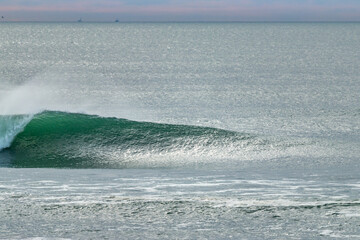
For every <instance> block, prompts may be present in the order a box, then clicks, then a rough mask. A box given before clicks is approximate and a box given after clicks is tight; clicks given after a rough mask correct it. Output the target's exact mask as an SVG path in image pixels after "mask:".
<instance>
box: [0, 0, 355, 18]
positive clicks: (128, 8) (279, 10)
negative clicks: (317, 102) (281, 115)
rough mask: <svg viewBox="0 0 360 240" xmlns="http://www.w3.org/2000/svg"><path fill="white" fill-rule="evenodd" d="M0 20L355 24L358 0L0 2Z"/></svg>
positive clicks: (4, 0)
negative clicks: (351, 22) (337, 22)
mask: <svg viewBox="0 0 360 240" xmlns="http://www.w3.org/2000/svg"><path fill="white" fill-rule="evenodd" d="M0 16H4V18H1V19H0V21H76V20H78V19H80V18H81V19H82V20H83V21H114V20H115V19H118V20H119V21H360V0H0Z"/></svg>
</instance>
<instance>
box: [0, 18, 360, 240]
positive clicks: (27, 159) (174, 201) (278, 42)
mask: <svg viewBox="0 0 360 240" xmlns="http://www.w3.org/2000/svg"><path fill="white" fill-rule="evenodd" d="M359 36H360V23H1V24H0V239H28V240H29V239H33V240H34V239H37V240H39V239H360V67H359V66H360V51H359V49H360V38H359Z"/></svg>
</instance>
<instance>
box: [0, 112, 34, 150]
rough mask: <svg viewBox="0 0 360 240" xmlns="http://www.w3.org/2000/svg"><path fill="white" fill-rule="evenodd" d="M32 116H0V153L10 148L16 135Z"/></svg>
mask: <svg viewBox="0 0 360 240" xmlns="http://www.w3.org/2000/svg"><path fill="white" fill-rule="evenodd" d="M31 119H32V115H5V116H0V151H1V150H3V149H4V148H8V147H10V145H11V143H12V141H13V140H14V138H15V137H16V135H17V134H19V133H20V132H22V131H23V129H24V127H25V126H26V125H27V124H28V123H29V122H30V121H31Z"/></svg>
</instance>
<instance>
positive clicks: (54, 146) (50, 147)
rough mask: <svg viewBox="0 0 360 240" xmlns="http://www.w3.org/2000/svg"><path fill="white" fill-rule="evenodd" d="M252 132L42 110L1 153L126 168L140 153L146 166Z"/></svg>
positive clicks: (36, 162) (24, 160)
mask: <svg viewBox="0 0 360 240" xmlns="http://www.w3.org/2000/svg"><path fill="white" fill-rule="evenodd" d="M253 138H254V137H252V136H250V135H248V134H240V133H236V132H231V131H226V130H220V129H214V128H206V127H197V126H186V125H170V124H158V123H150V122H136V121H130V120H126V119H117V118H102V117H98V116H91V115H85V114H75V113H65V112H43V113H41V114H38V115H35V116H34V117H33V119H32V120H31V121H30V122H29V123H28V124H27V125H26V126H25V127H24V129H23V131H22V132H21V133H19V134H18V135H17V136H16V137H15V138H14V140H13V141H12V144H11V146H10V147H9V148H7V149H5V150H3V151H2V154H3V155H4V154H6V156H7V159H8V161H9V162H10V165H11V166H14V167H61V168H123V167H132V166H136V165H139V161H140V160H139V159H141V161H143V162H142V164H140V165H142V166H145V167H146V166H151V161H152V159H153V158H155V156H156V157H159V156H160V157H161V156H163V157H164V158H167V159H165V160H166V161H171V159H169V158H171V156H175V155H177V156H179V155H181V154H183V155H184V156H186V155H192V154H198V155H202V156H209V157H210V155H211V151H212V149H214V148H216V149H218V150H220V151H221V149H222V148H226V146H228V145H229V144H232V143H234V142H243V143H244V142H245V143H246V142H247V141H251V139H253ZM180 153H181V154H180ZM172 154H173V155H172ZM144 161H145V162H144Z"/></svg>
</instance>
